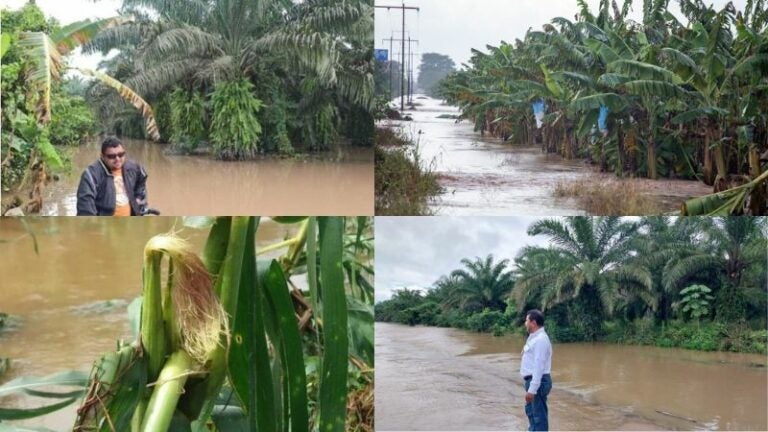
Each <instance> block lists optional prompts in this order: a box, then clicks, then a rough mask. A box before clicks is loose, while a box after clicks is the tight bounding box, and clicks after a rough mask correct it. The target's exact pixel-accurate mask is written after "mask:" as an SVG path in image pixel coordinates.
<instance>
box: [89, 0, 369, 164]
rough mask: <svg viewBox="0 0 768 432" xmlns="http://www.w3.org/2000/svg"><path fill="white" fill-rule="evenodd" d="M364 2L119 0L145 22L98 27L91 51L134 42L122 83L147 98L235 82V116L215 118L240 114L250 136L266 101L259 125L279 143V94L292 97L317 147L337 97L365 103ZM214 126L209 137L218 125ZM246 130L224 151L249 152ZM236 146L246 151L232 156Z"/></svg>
mask: <svg viewBox="0 0 768 432" xmlns="http://www.w3.org/2000/svg"><path fill="white" fill-rule="evenodd" d="M369 3H370V2H368V1H365V0H344V1H335V0H311V1H305V2H302V3H294V2H292V1H289V0H260V1H247V0H216V1H211V2H208V1H200V0H195V1H191V2H186V1H184V2H181V1H178V0H176V1H165V0H125V1H124V2H123V10H124V12H126V13H128V12H130V13H135V14H137V15H140V16H142V19H140V20H138V21H136V22H134V23H131V24H127V25H124V26H120V27H117V28H113V29H111V30H110V31H107V32H103V33H102V34H101V35H100V37H99V38H98V39H96V40H94V41H93V43H91V44H90V45H89V47H88V48H89V50H91V51H95V50H99V51H102V52H106V51H109V50H110V49H112V48H119V47H121V46H124V45H126V44H129V45H130V44H133V45H135V46H137V47H138V48H137V56H136V59H135V61H134V73H133V75H132V76H131V77H130V78H129V79H128V80H127V83H128V84H129V85H131V86H133V87H135V88H136V89H137V90H138V91H139V92H140V93H141V94H143V95H144V96H145V97H148V98H159V97H160V96H161V95H162V94H163V93H164V92H167V90H169V89H170V88H173V87H175V86H181V87H185V88H187V89H191V88H195V89H198V90H202V91H204V92H205V93H207V92H208V91H209V90H210V89H213V88H216V89H221V88H224V87H227V84H229V83H240V84H238V85H237V87H236V88H237V89H239V91H237V92H235V91H232V94H237V95H238V97H239V98H240V99H242V100H241V101H238V102H237V103H238V104H240V105H242V106H243V107H244V108H243V109H241V110H240V111H238V112H237V114H235V115H233V114H229V113H226V114H225V115H223V116H217V115H216V113H213V118H214V120H215V119H216V118H217V117H221V118H225V119H226V118H232V117H234V118H238V117H240V116H241V115H242V116H243V118H247V120H248V121H247V122H246V124H250V125H251V127H250V128H249V129H252V132H254V134H255V135H257V136H258V135H259V132H258V129H260V126H259V124H260V123H263V121H264V120H263V117H264V116H261V118H262V121H256V120H255V119H256V117H257V113H256V110H257V108H256V106H257V105H254V103H253V102H251V99H258V100H259V101H261V102H263V103H264V104H267V105H269V106H270V110H269V113H270V114H271V117H269V116H267V117H268V118H267V119H266V121H267V122H272V123H275V122H276V123H277V124H274V125H271V126H270V125H267V128H268V129H269V128H270V127H272V128H273V129H274V130H276V131H277V132H276V133H279V134H281V136H280V139H281V140H283V141H285V140H287V135H286V134H287V132H285V123H286V118H285V110H286V108H285V105H286V100H287V99H291V98H295V97H297V98H298V99H299V101H298V104H297V106H295V108H292V109H293V110H295V112H296V115H297V116H298V117H300V118H299V119H298V121H297V122H296V123H297V124H299V125H300V127H301V128H302V132H303V136H304V137H306V139H307V140H308V141H310V144H311V145H315V144H317V143H318V142H320V141H321V140H322V139H324V138H325V139H328V138H329V137H332V136H333V133H334V132H335V129H336V123H337V122H338V111H337V110H336V108H335V107H334V106H333V105H332V103H334V102H336V100H337V99H338V100H339V101H342V102H345V103H348V104H355V105H359V106H362V107H365V108H370V107H371V106H372V103H373V81H372V79H373V78H372V77H373V75H372V61H371V59H370V58H369V57H371V56H370V54H371V52H370V47H369V46H368V41H369V39H372V21H371V20H372V12H371V11H372V8H371V5H370V4H369ZM147 10H149V11H150V12H151V13H150V14H149V15H148V14H147V13H146V11H147ZM246 81H249V82H250V83H251V84H252V85H248V84H245V82H246ZM229 88H230V90H231V86H230V87H229ZM222 91H223V90H222ZM276 112H277V114H275V113H276ZM214 122H215V121H214ZM214 126H216V125H214ZM214 129H221V128H220V127H216V128H214ZM236 129H238V128H237V127H236ZM212 132H214V133H213V134H212V135H213V136H212V138H213V140H214V141H216V134H215V132H216V131H215V130H213V131H212ZM247 132H249V131H247ZM252 135H253V134H245V135H243V136H235V137H234V139H235V140H236V141H242V142H237V143H226V145H235V146H236V147H235V148H234V149H233V148H228V149H224V152H226V151H230V150H231V151H234V153H236V157H240V156H244V157H248V155H249V154H252V153H253V151H254V149H253V146H254V144H255V143H253V142H251V141H253V138H252ZM221 141H228V140H227V139H221ZM246 141H247V142H246ZM320 144H322V145H327V142H321V143H320ZM317 147H321V145H317ZM238 148H244V149H245V150H244V151H243V152H239V151H237V149H238ZM219 153H220V154H219V155H220V156H222V152H219ZM240 153H242V154H240Z"/></svg>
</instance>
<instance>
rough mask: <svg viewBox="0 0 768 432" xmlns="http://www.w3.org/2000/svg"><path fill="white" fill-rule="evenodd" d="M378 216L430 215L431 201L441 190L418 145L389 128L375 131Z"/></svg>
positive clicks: (376, 203)
mask: <svg viewBox="0 0 768 432" xmlns="http://www.w3.org/2000/svg"><path fill="white" fill-rule="evenodd" d="M375 167H376V171H375V197H376V198H375V207H376V214H377V215H400V216H409V215H411V216H419V215H427V214H430V210H429V207H428V204H429V201H430V199H432V198H433V197H435V196H436V195H438V194H439V193H440V192H441V190H442V188H441V187H440V184H439V182H438V178H437V175H436V174H435V173H434V171H433V170H432V168H431V167H430V165H429V164H427V163H424V161H422V157H421V154H420V152H419V147H418V144H416V143H413V142H411V141H410V140H408V139H407V138H405V137H404V136H403V135H402V134H401V133H399V132H397V131H395V130H394V129H391V128H377V130H376V149H375Z"/></svg>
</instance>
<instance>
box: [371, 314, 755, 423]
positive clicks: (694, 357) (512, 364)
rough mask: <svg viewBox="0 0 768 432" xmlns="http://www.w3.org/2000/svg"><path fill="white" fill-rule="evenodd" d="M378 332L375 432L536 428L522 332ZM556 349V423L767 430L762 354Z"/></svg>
mask: <svg viewBox="0 0 768 432" xmlns="http://www.w3.org/2000/svg"><path fill="white" fill-rule="evenodd" d="M375 332H376V333H375V334H376V347H375V348H376V430H378V431H392V430H451V431H455V430H525V429H527V427H528V423H527V419H526V418H525V414H524V412H523V406H524V403H525V400H524V396H525V392H524V390H523V388H522V383H523V382H522V378H520V376H519V373H518V372H519V367H520V351H521V349H522V346H523V344H524V340H523V336H521V335H517V336H512V335H510V336H504V337H493V336H491V335H488V334H477V333H470V332H465V331H462V330H456V329H446V328H436V327H408V326H403V325H398V324H388V323H379V322H377V323H376V327H375ZM553 353H554V354H553V360H552V380H553V383H554V384H553V385H554V388H553V390H552V392H551V393H550V396H549V413H550V416H549V417H550V421H549V425H550V428H551V429H553V430H693V429H696V430H768V419H767V418H766V416H767V414H766V411H767V410H766V406H768V394H767V392H768V390H767V388H768V381H767V379H768V378H767V373H766V368H765V367H764V366H765V364H766V358H765V357H763V356H761V355H749V354H735V353H707V352H697V351H689V350H681V349H667V348H656V347H638V346H623V345H611V344H601V343H594V344H587V343H573V344H555V345H554V347H553ZM756 364H760V365H763V367H755V365H756ZM657 410H658V411H663V412H665V413H668V414H670V415H667V414H661V413H659V412H657ZM682 418H685V420H684V419H682ZM688 419H690V420H688ZM691 420H693V421H691Z"/></svg>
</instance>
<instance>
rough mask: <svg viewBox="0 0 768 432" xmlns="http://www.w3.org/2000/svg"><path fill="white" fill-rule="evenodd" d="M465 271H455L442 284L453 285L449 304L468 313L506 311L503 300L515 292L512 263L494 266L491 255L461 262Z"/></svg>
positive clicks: (448, 295) (502, 262)
mask: <svg viewBox="0 0 768 432" xmlns="http://www.w3.org/2000/svg"><path fill="white" fill-rule="evenodd" d="M461 263H462V264H463V265H464V267H465V268H463V269H458V270H454V271H453V272H451V274H450V276H449V277H448V278H444V279H441V280H442V281H444V282H441V284H443V285H445V284H450V286H451V288H450V289H449V291H448V293H447V299H446V302H448V303H451V304H456V305H458V306H459V307H461V308H462V309H464V310H467V311H470V310H471V311H480V310H483V309H485V308H489V309H495V310H500V311H503V310H504V307H505V303H504V300H505V299H506V297H507V296H508V295H509V294H510V292H511V291H512V287H513V286H514V280H513V278H512V272H511V271H510V270H507V266H508V264H509V260H507V259H505V260H501V261H499V262H496V263H494V258H493V255H492V254H489V255H488V256H486V257H485V259H481V258H480V257H476V258H475V259H474V260H473V261H470V260H469V259H467V258H464V259H462V260H461Z"/></svg>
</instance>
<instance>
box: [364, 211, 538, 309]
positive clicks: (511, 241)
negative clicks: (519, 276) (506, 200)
mask: <svg viewBox="0 0 768 432" xmlns="http://www.w3.org/2000/svg"><path fill="white" fill-rule="evenodd" d="M539 219H541V218H539V217H451V216H440V217H376V226H375V230H376V264H375V265H376V284H375V285H376V301H382V300H386V299H388V298H390V297H391V295H392V291H393V290H395V289H401V288H405V287H407V288H410V289H415V288H418V289H426V288H429V287H431V286H432V283H433V282H435V281H436V280H437V279H438V278H440V276H442V275H445V274H447V273H449V272H451V271H453V270H455V269H457V268H460V267H461V262H460V261H461V259H462V258H469V259H473V258H474V257H476V256H479V257H485V256H486V255H488V254H489V253H490V254H493V255H494V257H495V258H496V259H497V260H501V259H509V260H510V261H511V260H512V259H513V258H514V257H515V256H516V255H517V253H518V251H519V250H520V249H521V248H522V247H523V246H526V245H531V244H537V245H545V244H546V241H545V240H544V239H542V238H534V237H529V236H528V234H526V230H527V229H528V226H530V225H531V223H533V222H534V221H536V220H539Z"/></svg>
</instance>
